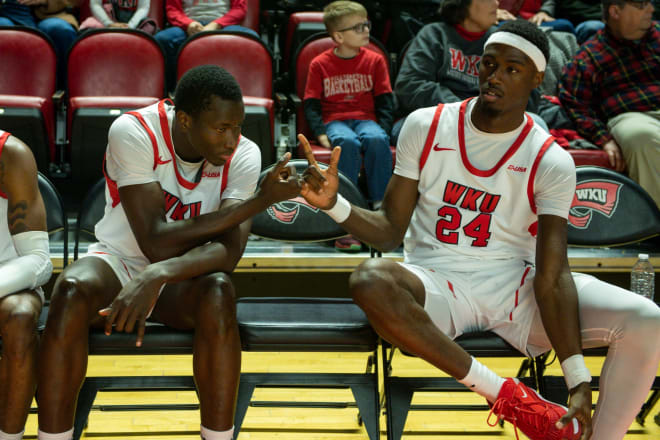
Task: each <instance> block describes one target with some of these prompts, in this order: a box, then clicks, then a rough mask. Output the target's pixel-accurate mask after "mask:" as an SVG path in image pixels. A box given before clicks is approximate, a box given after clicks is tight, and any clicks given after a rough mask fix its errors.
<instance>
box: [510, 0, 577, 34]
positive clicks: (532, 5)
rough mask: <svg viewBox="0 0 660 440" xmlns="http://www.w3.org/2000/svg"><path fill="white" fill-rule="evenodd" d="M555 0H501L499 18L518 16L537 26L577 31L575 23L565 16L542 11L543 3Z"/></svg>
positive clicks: (563, 30) (571, 31)
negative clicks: (554, 15)
mask: <svg viewBox="0 0 660 440" xmlns="http://www.w3.org/2000/svg"><path fill="white" fill-rule="evenodd" d="M547 1H554V0H501V1H500V2H499V3H500V5H499V9H498V10H497V20H498V22H499V21H504V20H514V19H515V18H517V17H520V18H524V19H525V20H529V21H531V22H532V23H534V24H535V25H537V26H545V27H550V28H552V29H554V30H556V31H561V32H570V33H572V34H574V33H575V28H574V27H573V23H571V22H570V21H568V20H566V19H564V18H554V17H551V16H550V15H548V14H547V13H546V12H543V11H541V10H540V9H541V5H543V4H544V3H545V2H547Z"/></svg>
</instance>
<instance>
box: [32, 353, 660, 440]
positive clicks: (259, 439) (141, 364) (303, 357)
mask: <svg viewBox="0 0 660 440" xmlns="http://www.w3.org/2000/svg"><path fill="white" fill-rule="evenodd" d="M602 360H603V359H602V358H587V362H588V365H589V367H590V369H591V370H592V372H593V373H594V374H595V373H596V372H599V371H600V366H601V364H602ZM481 361H482V362H484V363H485V364H487V365H488V366H490V367H491V368H493V369H494V370H495V371H496V372H497V373H499V374H501V375H503V376H510V375H514V374H515V373H516V371H517V369H518V364H519V362H518V360H511V359H482V360H481ZM365 362H366V357H365V355H363V354H354V353H328V354H319V353H311V354H298V353H243V366H242V370H243V371H245V372H268V371H270V372H287V371H307V372H323V371H326V372H361V371H364V367H365V365H366V364H365ZM394 368H395V373H396V374H398V375H411V376H421V375H432V376H433V375H438V374H439V372H438V371H437V370H435V369H434V368H432V367H430V366H429V365H428V364H426V363H425V362H424V361H421V360H419V359H414V358H408V357H405V356H400V355H397V357H396V358H395V361H394ZM191 371H192V362H191V357H190V356H117V357H111V356H92V357H90V363H89V369H88V375H89V376H114V375H116V376H130V375H149V374H153V375H187V374H190V373H191ZM559 372H560V370H559V368H558V366H557V362H556V361H555V362H554V363H553V364H552V365H551V366H550V367H549V369H548V374H553V375H557V374H559ZM659 373H660V371H659ZM596 397H597V394H596V393H594V401H595V399H596ZM253 400H261V401H289V400H290V401H314V400H317V401H319V400H322V401H333V402H334V401H336V402H349V401H352V396H351V393H350V391H348V390H300V389H267V388H266V389H257V390H256V391H255V394H254V396H253ZM443 402H445V403H449V402H451V403H476V404H482V403H484V400H483V399H482V398H480V397H479V396H477V395H476V394H474V393H469V392H468V393H418V394H416V396H415V397H414V399H413V404H415V403H434V404H439V403H443ZM164 403H177V404H192V405H194V404H196V403H197V397H196V396H195V393H194V392H192V391H178V392H172V391H168V392H101V393H99V395H98V396H97V399H96V401H95V407H94V409H93V410H92V413H91V414H90V418H89V425H88V428H87V430H86V431H85V433H84V434H83V438H85V439H96V440H111V439H112V440H117V439H136V440H175V439H176V440H178V439H182V440H189V439H190V440H193V439H199V434H198V432H199V414H198V411H197V410H192V409H191V410H176V411H163V410H161V411H106V410H104V409H105V408H103V406H104V405H130V404H164ZM658 411H660V404H657V405H656V406H655V408H654V409H653V411H652V412H651V413H650V415H649V416H648V418H647V420H646V423H645V426H640V425H639V424H637V423H636V422H635V423H634V424H633V425H632V426H631V427H630V430H629V431H628V435H626V437H625V440H652V439H653V440H658V439H660V426H658V425H657V424H655V423H654V421H653V416H654V415H655V414H657V413H658ZM487 415H488V412H486V411H463V412H450V411H413V412H411V413H410V414H409V416H408V420H407V423H406V427H405V431H404V435H403V440H449V439H470V440H486V439H489V440H492V439H507V440H508V439H515V438H516V437H515V434H514V432H513V429H512V427H511V426H510V425H505V427H504V428H500V427H499V426H498V427H494V428H491V427H489V426H488V425H487V424H486V417H487ZM385 426H386V425H385V418H384V416H383V417H381V440H385V439H386V435H385ZM36 430H37V416H36V414H30V416H29V417H28V422H27V426H26V433H25V434H26V435H25V438H27V439H34V438H36ZM367 438H368V437H367V435H366V431H365V430H364V428H363V427H362V426H360V425H359V424H358V423H357V409H356V408H355V407H346V408H339V409H327V408H316V409H315V408H304V409H301V408H261V407H250V408H249V409H248V412H247V415H246V418H245V421H244V424H243V428H242V430H241V432H240V435H239V436H238V440H266V439H268V440H271V439H272V440H280V439H281V440H285V439H286V440H358V439H361V440H363V439H367ZM520 438H521V439H523V438H525V436H524V435H522V434H521V435H520ZM594 440H597V439H594Z"/></svg>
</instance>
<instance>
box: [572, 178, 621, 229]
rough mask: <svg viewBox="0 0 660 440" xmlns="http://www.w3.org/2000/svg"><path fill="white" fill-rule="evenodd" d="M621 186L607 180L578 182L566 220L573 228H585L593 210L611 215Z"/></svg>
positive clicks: (617, 200)
mask: <svg viewBox="0 0 660 440" xmlns="http://www.w3.org/2000/svg"><path fill="white" fill-rule="evenodd" d="M622 186H623V185H622V184H620V183H617V182H612V181H609V180H587V181H585V182H581V183H579V184H578V185H577V187H576V188H575V195H574V196H573V202H572V203H571V209H570V210H569V212H568V222H569V223H570V224H571V225H572V226H573V227H575V228H578V229H587V228H588V227H589V223H590V222H591V218H592V213H593V212H594V211H596V212H600V213H601V214H602V215H604V216H606V217H607V218H610V217H612V215H613V214H614V212H615V211H616V207H617V205H618V203H619V191H620V190H621V187H622Z"/></svg>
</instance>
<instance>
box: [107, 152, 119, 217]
mask: <svg viewBox="0 0 660 440" xmlns="http://www.w3.org/2000/svg"><path fill="white" fill-rule="evenodd" d="M103 177H105V184H106V185H107V186H108V191H109V192H110V198H111V199H112V207H113V208H114V207H115V206H117V205H119V204H120V203H121V199H120V198H119V188H117V182H115V181H114V180H112V179H111V178H110V176H108V171H107V169H106V162H105V157H104V158H103Z"/></svg>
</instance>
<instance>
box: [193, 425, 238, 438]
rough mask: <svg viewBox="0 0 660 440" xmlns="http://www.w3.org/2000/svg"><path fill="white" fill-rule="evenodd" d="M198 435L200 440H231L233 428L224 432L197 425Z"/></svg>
mask: <svg viewBox="0 0 660 440" xmlns="http://www.w3.org/2000/svg"><path fill="white" fill-rule="evenodd" d="M199 434H200V435H201V437H202V440H232V439H233V438H234V427H233V426H232V427H231V429H228V430H226V431H213V430H211V429H209V428H205V427H204V426H203V425H199Z"/></svg>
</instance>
